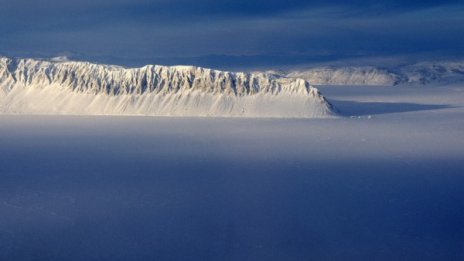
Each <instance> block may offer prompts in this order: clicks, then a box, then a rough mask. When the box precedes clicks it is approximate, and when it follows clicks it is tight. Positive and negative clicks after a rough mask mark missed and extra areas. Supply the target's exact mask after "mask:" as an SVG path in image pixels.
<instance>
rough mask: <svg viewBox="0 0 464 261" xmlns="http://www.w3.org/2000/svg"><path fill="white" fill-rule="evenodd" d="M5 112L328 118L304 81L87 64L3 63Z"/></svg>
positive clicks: (0, 95)
mask: <svg viewBox="0 0 464 261" xmlns="http://www.w3.org/2000/svg"><path fill="white" fill-rule="evenodd" d="M0 112H3V113H28V114H36V113H38V114H84V115H85V114H91V115H92V114H93V115H106V114H109V115H158V116H221V117H239V116H243V117H247V116H248V117H325V116H330V115H332V110H331V106H330V104H329V103H328V102H327V101H326V100H325V98H324V97H323V96H322V95H321V94H320V93H319V92H318V91H317V89H315V88H313V87H311V86H310V85H309V83H308V82H307V81H305V80H302V79H290V78H285V77H279V76H275V75H274V76H273V75H268V74H264V73H253V74H249V73H232V72H223V71H217V70H211V69H204V68H199V67H192V66H173V67H167V66H157V65H148V66H145V67H142V68H131V69H126V68H123V67H119V66H111V65H99V64H91V63H87V62H67V61H64V62H61V61H44V60H34V59H9V58H1V59H0Z"/></svg>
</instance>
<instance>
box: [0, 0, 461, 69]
mask: <svg viewBox="0 0 464 261" xmlns="http://www.w3.org/2000/svg"><path fill="white" fill-rule="evenodd" d="M0 17H1V18H2V22H1V23H0V54H2V55H6V56H21V57H52V56H58V55H68V56H70V57H74V58H76V59H85V60H91V61H98V62H107V63H117V64H123V65H142V64H146V63H155V64H161V63H162V64H196V65H202V66H211V67H218V68H227V67H244V68H245V67H266V66H268V67H279V66H291V65H299V64H308V63H317V62H324V61H339V60H347V61H348V60H350V61H352V60H356V59H358V60H369V59H378V58H385V57H392V58H397V57H402V58H408V59H419V60H421V59H422V60H430V59H450V58H462V57H463V56H464V48H463V46H464V1H462V0H444V1H428V0H425V1H413V0H403V1H400V0H389V1H361V0H355V1H341V0H335V1H322V0H306V1H301V0H286V1H281V0H254V1H253V0H214V1H211V0H198V1H191V0H151V1H150V0H78V1H77V0H68V1H63V0H0Z"/></svg>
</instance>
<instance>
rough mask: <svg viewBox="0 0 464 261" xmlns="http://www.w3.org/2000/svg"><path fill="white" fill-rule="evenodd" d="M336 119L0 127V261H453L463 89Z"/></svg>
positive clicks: (363, 93) (339, 98) (463, 173)
mask: <svg viewBox="0 0 464 261" xmlns="http://www.w3.org/2000/svg"><path fill="white" fill-rule="evenodd" d="M320 89H321V91H322V92H323V94H325V95H326V97H328V98H329V99H330V100H331V101H332V102H333V103H334V104H335V105H336V106H337V107H338V108H339V109H340V110H341V112H342V113H343V114H344V115H346V116H354V117H346V118H341V119H314V120H290V119H288V120H285V119H279V120H277V119H272V120H270V119H194V118H185V119H181V118H177V119H172V118H152V117H70V116H0V179H1V182H0V260H13V261H14V260H421V261H422V260H464V108H463V106H464V87H463V88H460V87H435V88H432V87H415V88H412V87H345V86H341V87H321V88H320Z"/></svg>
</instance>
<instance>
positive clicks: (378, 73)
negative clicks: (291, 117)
mask: <svg viewBox="0 0 464 261" xmlns="http://www.w3.org/2000/svg"><path fill="white" fill-rule="evenodd" d="M282 75H285V76H287V77H293V78H302V79H305V80H307V81H309V82H311V84H315V85H387V86H392V85H432V84H437V85H438V84H453V83H463V82H464V62H422V63H415V64H403V65H399V66H395V67H385V68H384V67H373V66H359V67H356V66H345V67H343V66H340V67H334V66H323V67H313V68H308V69H300V70H293V71H290V72H287V73H282Z"/></svg>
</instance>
